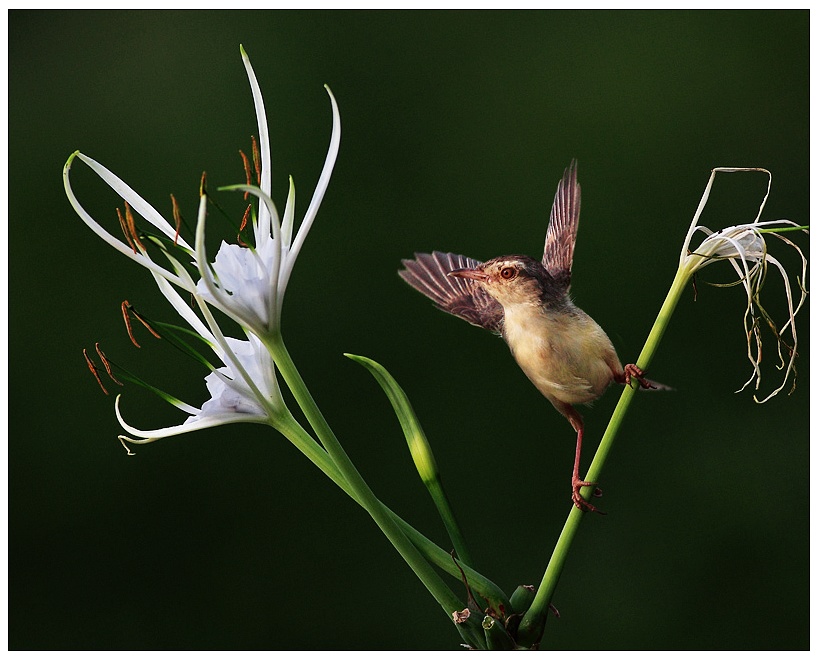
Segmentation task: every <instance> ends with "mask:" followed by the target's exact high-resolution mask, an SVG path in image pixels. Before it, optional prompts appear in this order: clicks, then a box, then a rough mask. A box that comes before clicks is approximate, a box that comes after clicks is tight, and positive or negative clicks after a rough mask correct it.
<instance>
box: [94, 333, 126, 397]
mask: <svg viewBox="0 0 818 660" xmlns="http://www.w3.org/2000/svg"><path fill="white" fill-rule="evenodd" d="M94 348H95V349H96V351H97V355H99V359H100V360H102V366H103V367H105V371H106V373H107V374H108V378H110V379H111V380H112V381H114V382H115V383H116V384H117V385H119V386H120V387H124V385H123V383H122V382H121V381H120V380H119V379H118V378H117V377H116V376H114V370H113V369H112V368H111V363H110V362H109V361H108V358H107V357H105V353H103V352H102V349H101V348H100V347H99V342H97V343H95V344H94Z"/></svg>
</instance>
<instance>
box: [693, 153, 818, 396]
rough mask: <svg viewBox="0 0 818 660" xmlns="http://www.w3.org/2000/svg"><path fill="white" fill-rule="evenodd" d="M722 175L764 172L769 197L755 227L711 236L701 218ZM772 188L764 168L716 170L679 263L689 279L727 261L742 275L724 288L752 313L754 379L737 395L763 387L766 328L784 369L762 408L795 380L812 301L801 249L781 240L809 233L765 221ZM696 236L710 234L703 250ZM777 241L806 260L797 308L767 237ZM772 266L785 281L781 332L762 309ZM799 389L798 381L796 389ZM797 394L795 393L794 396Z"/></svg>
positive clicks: (747, 324) (748, 328)
mask: <svg viewBox="0 0 818 660" xmlns="http://www.w3.org/2000/svg"><path fill="white" fill-rule="evenodd" d="M718 172H762V173H764V174H766V175H767V191H766V193H765V195H764V199H763V200H762V201H761V205H760V206H759V209H758V213H757V214H756V217H755V219H753V221H752V222H749V223H746V224H740V225H734V226H731V227H725V228H724V229H720V230H718V231H712V230H711V229H708V228H707V227H704V226H702V225H699V224H698V222H699V218H700V217H701V214H702V211H704V208H705V206H706V204H707V200H708V198H709V196H710V190H711V188H712V187H713V182H714V180H715V177H716V174H717V173H718ZM771 185H772V174H771V173H770V172H769V171H768V170H765V169H763V168H757V167H747V168H745V167H717V168H715V169H714V170H712V172H711V174H710V179H709V180H708V182H707V186H706V187H705V190H704V194H703V195H702V199H701V201H700V202H699V206H698V208H697V210H696V213H695V215H694V216H693V221H692V222H691V223H690V229H689V230H688V232H687V237H686V239H685V243H684V246H683V247H682V253H681V256H680V258H679V269H680V272H681V273H683V274H685V275H686V277H691V276H692V275H694V274H695V273H696V272H698V271H699V270H701V269H702V268H704V267H705V266H707V265H709V264H711V263H713V262H717V261H728V262H729V263H730V265H731V266H732V267H733V269H734V270H735V271H736V273H737V274H738V277H739V279H738V281H736V282H733V283H730V284H727V285H721V286H734V285H737V284H741V285H742V286H743V287H744V291H745V293H746V295H747V308H746V310H745V313H744V329H745V334H746V337H747V357H748V359H749V361H750V364H751V365H752V369H753V371H752V374H751V376H750V378H749V379H748V380H747V382H746V383H744V385H743V386H742V387H741V388H740V389H739V390H738V391H742V390H743V389H745V388H746V387H747V386H748V385H750V384H751V383H753V381H755V386H754V388H755V390H756V392H758V390H759V388H760V386H761V358H762V350H761V349H762V335H761V333H762V328H763V327H764V326H765V325H766V326H767V327H768V328H769V329H770V330H771V331H772V333H773V336H774V338H775V340H776V342H777V350H778V359H779V364H778V365H777V368H778V369H779V370H783V371H784V378H783V380H782V382H781V384H780V385H779V386H778V387H777V388H775V389H774V390H773V391H772V392H771V393H770V394H768V395H767V396H766V397H764V398H763V399H759V398H758V395H757V394H756V395H754V399H755V400H756V401H757V402H758V403H763V402H765V401H767V400H769V399H770V398H771V397H773V396H775V395H776V394H778V393H779V392H780V391H781V390H782V389H783V388H784V386H785V385H786V384H787V381H788V380H789V378H790V375H793V376H794V374H795V358H796V356H797V349H798V334H797V332H796V327H795V317H796V315H797V314H798V311H799V310H800V309H801V307H802V305H803V304H804V301H805V299H806V296H807V290H806V289H805V281H806V270H807V259H806V257H805V256H804V253H803V252H802V251H801V249H800V248H799V247H798V246H797V245H795V243H793V242H792V241H790V240H789V239H787V238H786V237H785V236H783V235H782V233H781V232H783V231H792V230H793V229H803V230H804V231H806V229H804V228H802V227H799V226H798V225H797V224H796V223H794V222H792V221H790V220H772V221H763V222H762V221H761V220H760V218H761V213H762V211H763V210H764V205H765V204H766V202H767V198H768V197H769V194H770V187H771ZM697 233H703V234H705V238H704V240H702V242H701V243H700V244H699V245H698V247H695V248H694V247H691V241H692V239H693V237H694V235H696V234H697ZM768 236H774V237H775V238H777V239H778V240H780V241H782V242H784V243H785V244H786V245H789V246H790V247H792V248H793V249H794V250H796V251H797V252H798V254H799V256H800V258H801V269H800V273H799V274H798V275H797V276H796V287H795V288H797V289H798V291H799V292H800V294H799V297H798V301H797V303H796V302H795V294H794V290H793V289H794V287H793V285H792V281H791V278H790V275H789V274H788V273H787V270H786V268H785V267H784V264H783V263H782V262H781V261H779V260H778V259H776V258H775V257H774V256H772V255H771V254H770V253H769V250H768V245H767V241H766V237H768ZM769 266H773V267H774V268H775V269H776V270H777V271H778V272H779V274H780V275H781V279H782V282H783V286H784V292H785V295H786V305H787V320H786V322H785V323H784V325H782V326H781V327H778V325H777V324H776V323H775V321H774V320H773V319H772V318H771V316H770V315H769V314H768V313H767V311H766V309H765V307H764V306H763V305H762V304H761V299H760V298H761V290H762V288H763V286H764V284H765V282H766V276H767V271H768V268H769ZM787 332H789V337H788V338H786V339H785V333H787ZM794 388H795V381H794V380H793V385H792V389H794ZM790 391H792V390H790Z"/></svg>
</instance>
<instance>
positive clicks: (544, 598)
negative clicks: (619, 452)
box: [519, 267, 690, 646]
mask: <svg viewBox="0 0 818 660" xmlns="http://www.w3.org/2000/svg"><path fill="white" fill-rule="evenodd" d="M689 279H690V271H689V270H687V269H686V268H684V267H680V268H679V270H677V271H676V276H675V277H674V279H673V283H672V284H671V286H670V291H668V294H667V296H666V297H665V301H664V303H663V304H662V307H661V309H660V310H659V314H658V316H657V317H656V321H654V323H653V327H652V328H651V331H650V334H649V335H648V338H647V340H646V342H645V346H644V348H643V349H642V352H641V353H640V355H639V359H638V360H637V362H636V364H637V365H638V366H639V367H641V368H642V369H647V368H648V366H649V365H650V362H651V360H652V359H653V356H654V354H655V353H656V349H657V348H658V346H659V342H660V341H661V339H662V336H663V335H664V334H665V330H666V329H667V326H668V323H669V322H670V318H671V316H672V315H673V311H674V310H675V309H676V305H677V304H678V302H679V299H680V298H681V295H682V293H683V292H684V288H685V285H686V284H687V282H688V280H689ZM635 392H636V389H635V388H631V387H626V388H625V390H624V391H623V392H622V395H621V396H620V397H619V402H618V403H617V404H616V408H615V409H614V412H613V415H612V416H611V420H610V422H608V428H607V429H605V434H604V435H603V436H602V440H601V441H600V443H599V448H598V449H597V451H596V454H595V455H594V460H593V461H592V462H591V466H590V468H588V474H587V475H586V477H585V480H586V481H598V480H599V477H600V475H601V473H602V467H603V465H604V464H605V459H606V458H607V457H608V453H609V452H610V451H611V447H612V446H613V442H614V439H615V438H616V434H617V433H618V432H619V427H620V426H621V425H622V421H623V419H624V418H625V414H626V413H627V411H628V407H629V406H630V403H631V400H632V399H633V396H634V394H635ZM592 491H593V487H592V486H586V487H585V488H584V489H582V491H580V493H581V495H582V496H583V497H585V498H586V499H587V498H590V497H591V493H592ZM582 517H583V511H581V510H580V509H579V508H577V507H575V506H573V507H571V513H569V514H568V519H567V520H566V521H565V525H564V526H563V528H562V533H561V534H560V537H559V539H558V540H557V545H556V546H555V547H554V552H553V553H552V555H551V560H550V561H549V562H548V567H547V568H546V570H545V575H543V579H542V582H541V583H540V586H539V589H538V590H537V594H536V596H535V597H534V602H533V603H532V604H531V607H530V608H529V610H528V612H526V614H525V616H524V617H523V620H522V622H521V623H520V628H519V630H520V633H519V641H520V642H521V643H525V644H526V645H529V646H530V645H532V644H535V643H537V642H538V641H539V639H540V637H542V633H543V629H544V626H545V618H546V616H547V612H548V606H549V605H550V603H551V598H552V596H553V595H554V591H555V590H556V588H557V582H558V581H559V578H560V575H561V574H562V570H563V568H564V566H565V561H566V559H567V557H568V551H569V550H570V547H571V543H572V542H573V540H574V537H575V536H576V533H577V530H578V529H579V523H580V521H581V520H582Z"/></svg>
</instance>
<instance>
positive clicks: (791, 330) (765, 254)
mask: <svg viewBox="0 0 818 660" xmlns="http://www.w3.org/2000/svg"><path fill="white" fill-rule="evenodd" d="M719 172H725V173H728V172H762V173H764V174H766V175H767V190H766V193H765V195H764V198H763V200H762V202H761V204H760V206H759V209H758V213H757V215H756V217H755V219H753V221H752V222H749V223H746V224H742V225H736V226H731V227H725V228H724V229H721V230H719V231H715V232H714V231H712V230H710V229H708V228H707V227H704V226H701V225H699V224H698V223H699V219H700V217H701V214H702V212H703V211H704V208H705V206H706V204H707V200H708V198H709V197H710V191H711V189H712V187H713V183H714V181H715V178H716V174H717V173H719ZM771 185H772V175H771V174H770V172H768V171H767V170H765V169H762V168H755V167H750V168H745V167H717V168H715V169H713V170H712V172H711V174H710V178H709V180H708V182H707V185H706V186H705V190H704V193H703V195H702V198H701V201H700V202H699V206H698V208H697V209H696V213H695V214H694V216H693V220H692V222H691V224H690V228H689V230H688V232H687V236H686V238H685V242H684V245H683V247H682V251H681V256H680V257H679V267H678V269H677V271H676V274H675V276H674V278H673V282H672V283H671V286H670V290H669V291H668V294H667V296H666V297H665V301H664V303H663V304H662V307H661V309H660V310H659V314H658V315H657V317H656V321H655V322H654V324H653V327H652V328H651V331H650V334H649V335H648V338H647V341H646V342H645V345H644V347H643V349H642V352H641V353H640V355H639V359H638V360H637V362H636V364H637V365H638V366H639V367H641V368H642V369H643V370H646V369H647V368H648V367H649V366H650V363H651V361H652V359H653V356H654V355H655V353H656V351H657V349H658V347H659V342H660V341H661V339H662V337H663V335H664V333H665V330H666V329H667V327H668V324H669V322H670V319H671V316H672V315H673V312H674V310H675V309H676V305H677V304H678V302H679V300H680V299H681V296H682V294H683V293H684V291H685V288H686V286H687V285H688V283H689V282H690V280H691V278H692V277H693V276H694V275H695V274H696V273H698V272H699V271H700V270H702V269H703V268H704V267H706V266H708V265H710V264H712V263H715V262H720V261H727V262H728V263H729V264H730V265H731V266H732V267H733V269H734V270H735V271H736V273H737V274H738V276H739V279H738V280H737V281H736V282H732V283H729V284H727V285H721V286H735V285H739V284H740V285H741V286H742V287H743V288H744V291H745V293H746V296H747V308H746V311H745V314H744V327H745V331H746V335H747V347H748V357H749V360H750V363H751V365H752V367H753V375H752V376H751V378H750V380H748V381H747V383H745V384H744V386H743V387H742V388H741V390H743V389H744V388H745V387H747V385H749V384H750V383H751V382H753V381H755V389H756V391H758V389H759V387H760V385H761V346H762V340H761V334H762V323H761V322H760V321H763V322H764V323H763V324H764V325H766V326H767V327H768V328H769V329H770V331H771V332H772V334H773V337H774V338H775V340H776V343H777V348H778V356H779V361H780V364H779V369H780V370H782V371H784V378H783V381H782V383H781V384H780V385H779V386H778V387H776V388H775V389H774V390H773V391H772V392H771V393H770V394H769V395H767V396H766V397H763V398H761V399H759V398H758V396H757V395H754V399H755V401H756V402H758V403H763V402H765V401H768V400H769V399H770V398H771V397H773V396H775V395H776V394H778V393H779V392H780V391H781V390H782V389H783V388H784V387H785V385H786V383H787V381H788V379H789V377H790V376H791V375H792V376H793V388H794V387H795V383H794V374H795V357H796V355H797V348H798V334H797V332H796V326H795V319H796V315H797V314H798V312H799V310H800V309H801V307H802V306H803V304H804V301H805V299H806V296H807V291H806V289H805V288H804V282H805V279H806V267H807V260H806V257H805V256H804V253H803V252H802V251H801V249H800V248H799V247H798V246H797V245H795V244H794V243H793V242H792V241H790V240H789V239H787V238H786V237H785V236H783V235H782V232H787V231H791V230H802V231H804V232H807V228H806V227H801V226H799V225H797V224H796V223H794V222H792V221H790V220H775V221H761V220H760V218H761V213H762V211H763V210H764V205H765V203H766V201H767V197H768V196H769V194H770V186H771ZM697 233H703V234H705V236H706V238H705V239H704V240H703V241H702V242H701V243H700V244H699V245H698V246H697V247H692V246H691V241H692V239H693V237H694V236H695V235H696V234H697ZM767 236H772V237H775V238H776V239H778V240H781V241H783V242H784V243H785V245H788V246H790V247H792V248H793V249H794V250H795V251H796V252H797V253H798V255H799V256H800V258H801V269H800V272H799V274H798V275H797V276H796V285H795V286H793V284H792V282H791V278H790V276H789V274H788V273H787V271H786V270H785V268H784V266H783V265H782V263H781V262H780V261H779V260H778V259H776V258H775V257H773V256H772V255H771V254H769V251H768V246H767V243H766V237H767ZM769 266H773V267H775V268H776V269H777V271H778V272H779V274H780V275H781V279H782V281H783V286H784V291H785V295H786V302H787V310H788V318H787V320H786V321H785V323H784V324H783V325H781V326H780V327H779V326H778V325H777V324H776V323H775V322H774V321H773V319H772V318H771V317H770V316H769V315H768V314H767V312H766V310H765V308H764V307H763V306H762V304H761V290H762V288H763V286H764V284H765V282H766V274H767V270H768V268H769ZM796 290H797V291H798V292H799V295H798V297H797V301H796V299H795V296H794V291H796ZM785 333H788V337H789V339H787V338H786V337H787V335H786V334H785ZM785 354H786V356H785ZM741 390H739V391H741ZM635 391H636V390H635V389H634V388H630V387H626V388H625V390H624V391H623V392H622V395H621V396H620V397H619V402H618V403H617V405H616V408H615V409H614V412H613V415H612V416H611V420H610V422H609V423H608V427H607V429H606V430H605V433H604V435H603V436H602V440H601V441H600V443H599V448H598V449H597V452H596V454H595V456H594V459H593V461H592V463H591V465H590V467H589V468H588V473H587V475H586V477H585V480H587V481H591V482H596V481H599V479H600V476H601V473H602V468H603V466H604V464H605V460H606V458H607V457H608V454H609V452H610V450H611V447H612V446H613V442H614V439H615V438H616V435H617V433H618V431H619V427H620V426H621V424H622V421H623V419H624V417H625V414H626V413H627V411H628V408H629V406H630V404H631V401H632V400H633V397H634V394H635ZM592 490H593V489H592V488H591V487H586V488H585V489H583V491H582V495H583V496H584V497H586V498H587V497H590V496H591V492H592ZM582 517H583V512H582V511H580V510H579V509H577V508H572V510H571V512H570V514H569V515H568V519H567V521H566V522H565V525H564V527H563V530H562V533H561V534H560V537H559V539H558V541H557V544H556V547H555V548H554V552H553V554H552V555H551V560H550V562H549V564H548V567H547V568H546V571H545V575H544V576H543V579H542V582H541V583H540V586H539V589H538V590H537V594H536V596H535V598H534V602H533V603H532V605H531V607H530V608H529V609H528V612H527V613H526V615H525V617H524V618H523V621H522V622H521V624H520V642H521V643H524V644H526V645H531V644H535V643H537V642H538V641H539V639H540V637H541V636H542V632H543V627H544V625H545V618H546V613H547V611H548V607H549V605H550V603H551V598H552V596H553V594H554V591H555V590H556V587H557V582H558V580H559V577H560V575H561V574H562V569H563V567H564V565H565V561H566V558H567V555H568V551H569V549H570V547H571V543H572V542H573V540H574V537H575V535H576V532H577V530H578V528H579V523H580V521H581V519H582Z"/></svg>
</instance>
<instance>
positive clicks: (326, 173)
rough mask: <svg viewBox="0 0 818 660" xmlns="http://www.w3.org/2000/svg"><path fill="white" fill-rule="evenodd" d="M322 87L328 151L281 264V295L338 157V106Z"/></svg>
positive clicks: (339, 124) (339, 130)
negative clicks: (327, 107) (328, 111)
mask: <svg viewBox="0 0 818 660" xmlns="http://www.w3.org/2000/svg"><path fill="white" fill-rule="evenodd" d="M324 87H325V89H326V90H327V94H329V100H330V103H331V105H332V135H331V136H330V141H329V150H328V151H327V158H326V160H325V161H324V169H323V170H322V171H321V176H320V177H319V178H318V183H317V185H316V186H315V192H314V193H313V195H312V200H311V201H310V205H309V207H308V208H307V212H306V213H305V214H304V220H303V221H302V222H301V226H300V227H299V228H298V234H296V237H295V240H294V241H293V246H292V249H291V250H290V251H289V253H288V254H287V258H286V259H285V261H284V263H283V264H282V268H281V278H280V279H279V284H278V288H279V291H280V292H281V293H282V294H283V292H284V290H285V289H286V288H287V282H288V281H289V279H290V274H291V273H292V270H293V266H294V265H295V260H296V259H297V258H298V253H299V252H300V250H301V246H302V245H303V244H304V241H305V240H306V238H307V234H309V232H310V227H312V223H313V221H314V220H315V216H316V214H317V213H318V207H319V206H321V201H322V200H323V199H324V193H326V191H327V187H328V186H329V180H330V177H331V176H332V170H333V168H334V167H335V160H336V158H337V157H338V148H339V146H340V144H341V115H340V113H339V112H338V104H337V103H336V102H335V97H334V96H333V95H332V92H331V91H330V88H329V87H327V86H326V85H325V86H324Z"/></svg>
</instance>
